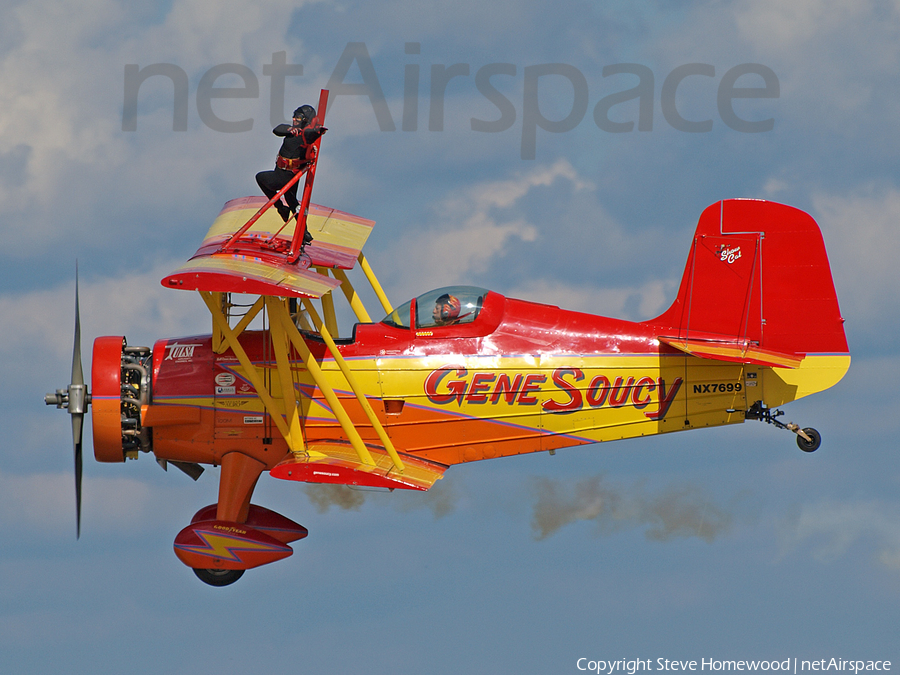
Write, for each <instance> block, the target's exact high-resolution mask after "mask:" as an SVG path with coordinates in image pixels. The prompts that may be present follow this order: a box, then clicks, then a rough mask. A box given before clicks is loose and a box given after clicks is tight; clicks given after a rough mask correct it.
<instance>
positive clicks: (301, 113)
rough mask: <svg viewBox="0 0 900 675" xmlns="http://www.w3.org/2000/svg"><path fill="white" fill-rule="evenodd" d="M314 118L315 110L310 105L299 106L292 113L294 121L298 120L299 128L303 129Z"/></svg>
mask: <svg viewBox="0 0 900 675" xmlns="http://www.w3.org/2000/svg"><path fill="white" fill-rule="evenodd" d="M315 116H316V109H315V108H313V107H312V106H311V105H301V106H300V107H299V108H297V109H296V110H295V111H294V119H295V120H300V126H301V127H305V126H306V125H307V124H309V123H310V122H312V121H313V118H314V117H315Z"/></svg>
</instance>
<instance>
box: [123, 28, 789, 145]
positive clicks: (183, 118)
mask: <svg viewBox="0 0 900 675" xmlns="http://www.w3.org/2000/svg"><path fill="white" fill-rule="evenodd" d="M404 52H405V54H406V57H405V59H406V60H408V61H409V62H407V63H404V64H403V100H402V110H401V114H400V129H401V130H402V131H407V132H411V131H419V124H420V114H419V109H420V106H419V103H420V98H421V97H422V95H423V93H425V92H426V91H427V96H428V99H427V100H428V125H427V129H428V131H430V132H439V131H443V130H444V113H445V110H444V107H445V106H444V99H445V97H446V93H447V88H448V86H449V85H450V82H451V81H452V80H458V81H457V82H455V83H454V85H453V86H454V89H455V90H457V91H459V90H460V88H461V87H471V85H472V83H473V80H472V79H471V78H472V77H473V75H472V71H473V68H472V66H471V65H470V64H468V63H454V64H452V65H447V64H442V63H433V64H430V69H429V75H428V77H427V78H424V79H427V83H425V82H423V81H422V80H423V77H422V72H421V71H422V68H423V64H421V63H420V62H419V61H420V60H421V58H420V55H421V43H419V42H407V43H406V44H405V49H404ZM354 65H355V66H356V69H358V70H353V73H354V74H353V76H351V79H355V77H356V73H357V72H358V74H359V76H361V79H362V81H361V82H353V81H350V82H348V81H346V80H347V79H348V75H350V73H351V69H353V67H354ZM520 72H521V80H520V79H519V77H520ZM262 74H263V77H267V78H271V81H270V84H269V92H270V96H269V123H270V124H271V125H272V126H275V125H277V124H281V123H283V122H285V121H286V117H285V111H284V108H285V84H286V81H287V78H288V77H302V76H303V64H301V63H288V62H287V52H283V51H282V52H275V53H273V54H272V62H271V63H267V64H264V65H263V68H262ZM398 74H399V73H398ZM383 75H384V73H383ZM390 75H394V73H390ZM601 75H602V76H603V78H612V79H611V80H610V87H611V88H613V89H615V90H614V91H612V93H604V95H603V96H602V97H601V98H600V99H599V101H597V103H596V104H595V105H594V108H593V111H592V117H593V122H594V124H595V125H596V127H597V128H598V129H599V130H601V131H604V132H608V133H631V132H633V131H634V130H635V129H637V131H639V132H648V131H652V130H653V116H654V110H655V108H656V106H655V96H656V77H655V76H654V73H653V71H652V70H651V69H650V68H649V67H648V66H646V65H642V64H639V63H616V64H612V65H608V66H604V67H603V69H602V71H601ZM224 76H230V79H231V81H234V78H235V76H236V77H237V78H240V80H241V81H242V83H243V86H241V87H223V86H218V87H217V86H215V84H216V81H217V80H218V79H219V78H221V77H224ZM150 78H168V79H169V80H171V83H172V87H173V97H172V130H173V131H187V128H188V99H189V97H190V86H189V78H188V74H187V73H186V72H185V71H184V69H182V68H180V67H179V66H177V65H175V64H172V63H154V64H151V65H147V66H143V67H141V66H140V65H139V64H135V63H129V64H127V65H126V66H125V78H124V103H123V107H122V131H137V128H138V94H139V92H140V88H141V85H142V84H143V83H144V82H145V81H146V80H148V79H150ZM511 78H512V79H511ZM635 78H637V79H636V80H635ZM688 78H691V83H692V84H691V86H693V87H694V88H696V87H698V86H700V88H701V89H702V90H703V94H704V96H701V102H702V103H704V104H706V105H707V106H708V107H709V108H710V110H709V111H707V112H705V114H704V115H702V116H706V117H707V119H701V120H696V119H694V120H689V119H686V118H685V117H684V116H683V115H682V113H681V112H680V111H679V110H678V106H677V104H676V99H677V95H678V88H679V87H680V86H681V85H682V83H683V82H684V81H685V80H686V79H688ZM699 78H705V79H699ZM715 78H716V68H715V66H713V65H711V64H708V63H686V64H683V65H680V66H677V67H676V68H674V69H672V71H671V72H669V73H668V74H667V75H666V76H665V78H664V79H663V81H662V87H661V89H660V95H659V110H660V111H661V112H662V116H663V118H664V119H665V121H666V123H667V124H668V125H669V126H671V127H672V128H674V129H676V130H678V131H682V132H685V133H708V132H710V131H712V129H713V124H714V120H713V117H714V116H715V115H714V114H713V113H712V111H711V108H712V105H713V103H712V101H713V100H714V101H715V109H716V112H717V114H718V117H719V118H720V119H721V121H722V122H723V123H724V124H725V125H726V126H727V127H729V128H730V129H733V130H734V131H737V132H740V133H748V134H753V133H765V132H769V131H772V130H773V129H774V128H775V118H774V117H768V118H766V119H752V118H753V117H754V115H753V113H756V116H757V117H758V116H761V115H763V114H765V113H760V112H759V111H757V110H754V109H753V105H752V103H742V104H739V106H738V107H739V109H740V111H741V114H742V116H739V115H738V113H737V112H736V111H735V105H734V104H735V100H736V99H745V100H749V101H755V100H760V99H776V98H779V96H780V95H781V88H780V83H779V81H778V77H777V76H776V75H775V72H774V71H773V70H772V69H771V68H769V67H768V66H765V65H762V64H760V63H742V64H739V65H736V66H733V67H731V68H729V69H728V70H726V71H725V73H724V74H723V75H722V76H721V79H720V80H719V81H718V83H716V81H715ZM739 80H740V83H741V84H742V86H738V81H739ZM635 82H636V84H635ZM622 85H626V86H627V85H632V86H630V87H628V88H625V89H622V88H619V87H621V86H622ZM749 85H753V86H749ZM474 86H475V89H477V90H478V93H479V94H481V96H483V97H484V98H485V99H487V101H488V102H490V103H491V104H492V105H493V106H494V107H495V108H496V113H495V115H494V117H493V119H486V120H483V119H478V118H475V117H471V118H469V126H470V129H471V130H472V131H476V132H480V133H499V132H503V131H507V130H508V129H511V128H512V127H513V126H514V125H515V124H516V122H517V121H519V120H520V123H521V134H522V136H521V157H522V159H534V158H535V156H536V152H537V137H538V129H541V130H542V131H546V132H549V133H555V134H560V133H566V132H568V131H572V130H573V129H575V128H576V127H577V126H578V125H579V124H581V123H582V122H583V121H584V118H585V116H586V115H587V113H588V107H589V103H590V99H591V96H590V91H589V87H588V80H587V78H586V77H585V75H584V73H582V72H581V71H580V70H578V68H576V67H575V66H572V65H570V64H566V63H543V64H537V65H529V66H525V67H523V68H521V69H520V68H519V66H517V65H516V64H513V63H488V64H485V65H483V66H481V67H479V68H478V69H477V70H475V72H474ZM498 86H500V87H501V88H503V89H504V90H506V91H509V90H510V89H519V88H521V92H522V94H521V98H520V99H519V98H516V100H515V101H513V100H510V98H509V97H508V96H507V95H506V94H504V93H503V92H502V91H501V89H499V88H498ZM325 88H326V89H328V90H329V91H330V92H331V94H330V98H329V105H330V106H333V105H334V103H335V101H337V100H339V99H340V98H341V97H344V96H361V97H364V98H368V99H369V103H370V104H371V106H372V112H373V114H374V116H375V120H376V122H377V123H378V128H379V129H380V130H381V131H383V132H392V131H396V130H397V124H396V122H395V120H394V117H393V115H392V114H391V111H390V109H389V107H388V104H387V99H386V97H385V95H384V90H383V89H382V87H381V81H380V80H379V78H378V73H377V72H376V70H375V65H374V63H373V62H372V59H371V57H370V56H369V51H368V48H367V47H366V44H365V43H364V42H348V43H347V46H346V47H345V48H344V51H343V52H342V54H341V56H340V58H339V59H338V62H337V64H336V65H335V66H334V70H333V71H332V73H331V76H330V77H329V79H328V84H327V85H326V86H325ZM560 88H562V90H563V91H565V92H568V91H569V89H571V95H568V93H566V94H565V95H562V94H559V91H560ZM259 97H260V85H259V78H258V77H257V75H256V73H254V72H253V71H252V70H251V69H250V68H248V67H247V66H245V65H241V64H238V63H223V64H219V65H216V66H213V67H212V68H210V69H209V70H207V71H206V72H205V73H204V74H203V76H202V77H201V78H200V81H199V83H198V85H197V89H196V106H197V113H198V115H199V117H200V121H201V122H202V123H203V124H204V125H205V126H207V127H208V128H210V129H212V130H214V131H220V132H223V133H241V132H246V131H250V130H251V129H253V124H254V119H253V118H245V119H241V120H226V119H222V118H221V117H219V116H218V115H216V113H215V112H214V111H213V103H212V102H213V99H258V98H259ZM569 100H571V105H569V104H568V102H569ZM563 101H564V102H563ZM631 101H637V104H636V105H635V104H631V105H629V106H626V107H625V108H619V109H618V110H615V112H614V114H613V115H612V116H611V115H610V113H611V112H612V111H614V109H616V108H617V107H618V106H621V105H622V104H626V103H629V102H631ZM298 105H299V104H298ZM560 105H562V108H563V109H565V108H566V106H568V111H566V112H564V114H563V113H560V112H559V107H560ZM293 107H294V106H291V109H293ZM548 109H553V110H554V112H555V114H554V115H553V117H552V118H551V117H547V116H546V114H545V112H544V111H546V110H548ZM635 112H636V118H635V114H634V113H635ZM423 114H424V111H423ZM694 114H696V115H698V116H701V115H700V114H699V113H694ZM748 117H749V118H751V119H748ZM612 118H615V119H612Z"/></svg>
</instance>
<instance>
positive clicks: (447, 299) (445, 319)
mask: <svg viewBox="0 0 900 675" xmlns="http://www.w3.org/2000/svg"><path fill="white" fill-rule="evenodd" d="M460 309H461V305H460V304H459V298H457V297H456V296H455V295H450V294H449V293H444V294H443V295H442V296H441V297H439V298H438V299H437V300H435V301H434V313H435V314H436V315H437V316H435V319H439V320H440V322H441V323H451V322H452V321H456V320H457V319H458V318H459V312H460Z"/></svg>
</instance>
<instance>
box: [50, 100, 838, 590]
mask: <svg viewBox="0 0 900 675" xmlns="http://www.w3.org/2000/svg"><path fill="white" fill-rule="evenodd" d="M327 93H328V92H327V91H322V93H321V97H320V100H319V108H318V117H317V119H316V120H315V123H317V124H319V125H321V124H322V123H323V122H324V118H325V112H326V107H327ZM320 144H321V138H319V140H317V141H316V142H315V143H314V144H312V145H310V147H309V150H308V153H307V157H306V162H305V167H304V168H302V169H301V170H300V171H299V172H298V173H297V174H296V175H295V176H294V181H299V180H300V179H301V178H303V177H305V183H304V187H303V193H302V200H301V201H300V208H299V210H298V211H297V214H296V216H295V217H291V218H290V219H289V220H288V221H287V222H284V221H283V220H282V218H281V217H279V215H278V213H276V212H275V210H274V209H272V208H271V207H272V206H273V205H274V204H275V203H276V201H277V200H278V199H279V198H280V197H281V194H283V192H284V190H287V189H289V188H290V187H291V185H292V184H293V181H292V182H291V183H289V184H288V185H286V186H285V187H284V188H283V189H282V192H279V193H278V194H276V195H275V196H274V197H273V198H272V199H269V200H268V201H267V200H265V199H264V198H262V197H245V198H241V199H235V200H232V201H230V202H228V203H226V204H225V206H224V208H223V209H222V211H221V212H220V213H219V215H218V217H217V218H216V219H215V221H214V222H213V224H212V227H211V228H210V230H209V232H208V233H207V234H206V237H205V238H204V240H203V242H202V243H201V245H200V248H199V249H198V250H197V252H196V254H195V255H194V256H193V257H192V258H191V259H190V260H189V261H188V262H187V263H185V264H184V265H183V266H182V267H181V268H179V269H178V270H176V271H174V272H173V273H172V274H170V275H168V276H166V277H165V278H164V279H163V280H162V284H163V286H165V287H167V288H172V289H179V290H188V291H196V292H198V293H199V295H200V297H201V299H202V301H203V303H204V305H205V306H206V308H207V309H208V310H209V313H210V316H211V320H212V330H211V333H210V334H207V335H199V336H188V337H179V338H167V339H161V340H159V341H157V342H156V344H155V345H154V346H153V348H152V349H151V348H149V347H138V346H130V345H128V344H127V341H126V339H125V337H124V336H106V337H99V338H97V339H96V340H95V341H94V347H93V359H92V368H91V390H90V392H89V391H88V387H87V385H86V383H85V381H84V375H83V372H82V365H81V347H80V341H81V336H80V333H81V330H80V318H79V310H78V285H77V277H76V291H75V294H76V296H75V297H76V311H75V347H74V353H73V365H72V377H71V384H69V386H68V387H67V388H65V389H60V390H57V391H56V392H55V393H54V394H48V395H47V396H46V397H45V401H46V403H47V404H48V405H56V406H57V407H59V408H63V409H66V410H67V411H68V412H69V414H70V415H71V420H72V430H73V441H74V448H75V477H76V478H75V483H76V523H77V528H78V532H79V533H80V527H81V524H80V521H81V516H80V511H81V474H82V426H83V420H84V415H85V414H86V413H87V412H88V410H89V408H90V407H92V408H93V410H92V420H91V421H92V430H93V445H94V456H95V458H96V459H97V460H98V461H100V462H124V461H125V460H126V459H136V458H137V457H138V456H139V455H141V454H142V453H146V454H151V455H153V456H154V457H155V458H156V461H157V462H158V463H159V464H160V465H161V466H162V467H163V468H164V469H165V468H166V467H167V466H168V465H170V464H171V465H172V466H174V467H176V468H178V469H180V470H182V471H184V472H185V473H186V474H188V475H189V476H191V477H192V478H193V479H195V480H196V479H197V478H198V477H199V476H200V474H201V473H202V472H203V470H204V468H203V467H204V465H206V466H214V467H219V470H220V475H219V491H218V500H217V502H216V503H215V504H211V505H209V506H206V507H204V508H202V509H200V510H199V511H198V512H197V513H196V514H195V515H194V517H193V518H192V519H191V522H190V524H189V525H188V526H187V527H185V528H184V529H183V530H181V532H180V533H179V534H178V535H177V536H176V538H175V543H174V549H175V554H176V555H177V556H178V558H179V559H180V560H181V561H182V562H183V563H184V564H185V565H187V566H188V567H190V568H192V569H193V570H194V572H195V573H196V574H197V576H198V577H199V578H200V579H201V580H203V581H204V582H206V583H208V584H211V585H214V586H226V585H228V584H231V583H233V582H235V581H236V580H237V579H238V578H240V576H241V575H242V574H243V573H244V571H245V570H247V569H250V568H254V567H258V566H260V565H265V564H268V563H271V562H274V561H276V560H280V559H282V558H285V557H287V556H290V555H291V553H292V548H291V546H290V545H289V544H291V543H292V542H294V541H296V540H299V539H302V538H304V537H306V536H307V530H306V528H304V527H303V526H302V525H299V524H297V523H296V522H294V521H293V520H290V519H289V518H287V517H285V516H282V515H281V514H278V513H275V512H274V511H271V510H269V509H266V508H264V507H262V506H259V505H257V504H253V503H251V498H252V496H253V491H254V488H255V486H256V483H257V481H258V480H259V478H260V476H261V475H262V474H263V472H268V473H269V475H271V476H273V477H275V478H279V479H282V480H292V481H300V482H310V483H330V484H340V485H348V486H351V487H362V486H365V487H368V488H382V489H388V490H394V489H407V490H428V489H429V488H431V487H432V486H433V485H434V483H435V482H436V481H437V480H439V479H441V478H442V476H443V474H444V472H445V471H446V470H447V468H448V467H450V466H452V465H454V464H458V463H462V462H469V461H477V460H482V459H491V458H499V457H504V456H510V455H516V454H522V453H530V452H539V451H549V452H555V451H556V450H557V449H561V448H566V447H572V446H577V445H584V444H591V443H599V442H605V441H610V440H617V439H624V438H635V437H640V436H647V435H652V434H657V433H667V432H672V431H682V430H687V429H695V428H699V427H708V426H720V425H729V424H739V423H741V422H743V421H744V420H746V419H756V420H761V421H764V422H767V423H770V424H773V425H774V426H776V427H778V428H782V429H787V430H790V431H792V432H794V433H795V434H796V438H797V443H798V445H799V446H800V448H801V449H803V450H805V451H808V452H812V451H814V450H816V449H817V448H818V447H819V444H820V442H821V437H820V435H819V433H818V432H817V431H816V430H815V429H812V428H808V427H807V428H801V427H800V426H799V425H796V424H793V423H790V424H785V423H783V422H781V421H780V420H779V417H781V415H782V414H783V413H782V411H781V410H779V409H778V408H777V406H781V405H783V404H785V403H788V402H790V401H793V400H795V399H797V398H800V397H803V396H807V395H809V394H812V393H815V392H817V391H821V390H823V389H826V388H828V387H830V386H832V385H834V384H836V383H837V382H838V381H839V380H840V379H841V378H842V377H843V375H844V373H845V372H846V371H847V369H848V368H849V364H850V355H849V350H848V347H847V341H846V337H845V335H844V329H843V319H842V318H841V315H840V309H839V307H838V302H837V296H836V294H835V290H834V284H833V281H832V277H831V271H830V267H829V264H828V259H827V255H826V252H825V247H824V243H823V240H822V236H821V233H820V231H819V228H818V226H817V225H816V223H815V221H814V220H813V219H812V218H811V217H810V216H808V215H807V214H805V213H803V212H802V211H799V210H797V209H794V208H792V207H789V206H784V205H782V204H776V203H773V202H766V201H759V200H724V201H721V202H718V203H716V204H714V205H712V206H710V207H709V208H707V209H706V210H705V211H704V212H703V214H702V215H701V217H700V221H699V223H698V226H697V230H696V233H695V235H694V239H693V242H692V245H691V249H690V253H689V256H688V261H687V264H686V267H685V272H684V275H683V277H682V281H681V285H680V287H679V290H678V295H677V297H676V299H675V301H674V303H673V304H672V306H671V307H670V308H669V309H668V310H667V311H666V312H664V313H663V314H662V315H661V316H659V317H657V318H655V319H652V320H649V321H643V322H629V321H623V320H619V319H611V318H606V317H599V316H593V315H590V314H583V313H579V312H572V311H567V310H563V309H560V308H558V307H555V306H550V305H543V304H538V303H532V302H527V301H523V300H515V299H513V298H507V297H505V296H503V295H500V294H499V293H496V292H493V291H489V290H487V289H483V288H478V287H473V286H453V287H447V288H442V289H437V290H434V291H430V292H427V293H424V294H422V295H420V296H418V297H416V298H413V299H412V300H410V301H409V302H407V303H404V304H403V305H400V306H399V307H394V306H393V305H392V304H391V303H390V302H389V300H388V298H387V296H386V295H385V293H384V291H383V290H382V287H381V285H380V284H379V282H378V279H377V277H376V276H375V274H374V272H373V271H372V268H371V266H370V265H369V262H368V260H367V259H366V257H365V255H364V254H363V252H362V249H363V247H364V245H365V242H366V240H367V239H368V237H369V235H370V233H371V231H372V228H373V227H374V222H372V221H371V220H367V219H365V218H361V217H358V216H354V215H351V214H348V213H344V212H342V211H338V210H336V209H332V208H326V207H323V206H319V205H316V204H313V203H311V201H310V198H311V193H312V187H313V182H314V180H315V174H316V166H317V163H318V158H319V147H320ZM307 230H308V231H309V232H310V233H311V234H312V236H313V241H312V243H310V244H308V245H304V235H305V234H306V232H307ZM357 265H358V266H359V269H360V270H361V272H362V274H363V276H364V278H365V280H366V282H367V283H368V285H369V286H370V287H371V291H372V295H374V297H375V298H377V300H378V303H379V304H380V305H381V307H380V308H379V310H380V311H381V312H383V314H384V316H385V318H384V319H382V320H381V321H378V322H376V321H373V319H372V314H370V312H369V311H368V309H367V308H366V307H365V306H364V303H363V301H362V300H361V298H360V295H359V294H358V293H357V291H356V289H355V288H354V287H353V285H352V284H351V282H350V279H349V278H348V276H347V272H348V271H350V270H352V269H353V268H355V267H356V266H357ZM336 289H340V295H342V296H343V298H344V300H345V301H346V302H347V303H348V304H349V307H350V309H351V310H352V312H353V314H354V316H355V317H356V320H357V323H355V324H354V325H353V326H352V329H351V330H350V331H349V332H348V333H345V334H341V332H340V331H339V328H338V325H337V318H336V317H337V312H336V311H335V301H336V294H335V290H336ZM254 320H256V321H255V323H254V325H257V326H258V324H260V323H262V328H261V329H260V328H258V327H256V328H251V323H252V322H254Z"/></svg>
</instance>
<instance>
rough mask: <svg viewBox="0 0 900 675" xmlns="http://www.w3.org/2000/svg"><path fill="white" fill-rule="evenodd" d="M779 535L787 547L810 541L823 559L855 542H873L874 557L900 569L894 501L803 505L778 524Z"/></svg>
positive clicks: (899, 514) (899, 524)
mask: <svg viewBox="0 0 900 675" xmlns="http://www.w3.org/2000/svg"><path fill="white" fill-rule="evenodd" d="M781 534H782V541H783V543H784V544H785V545H786V546H787V547H795V546H799V545H803V544H810V545H811V546H812V547H813V551H814V555H815V556H816V557H817V558H818V559H820V560H822V561H825V562H828V561H831V560H835V559H837V558H839V557H841V556H843V555H844V554H846V552H847V551H848V549H849V548H850V547H851V546H852V545H854V544H855V543H857V542H858V541H868V542H873V543H874V545H875V547H876V554H875V558H876V560H877V561H878V562H879V563H881V564H882V565H884V566H885V567H888V568H889V569H895V570H900V509H898V508H897V505H896V504H891V503H884V502H880V501H876V500H871V501H864V502H822V503H816V504H804V505H803V506H801V507H800V508H799V509H798V511H797V512H796V513H795V514H794V517H793V518H791V519H790V520H789V521H785V522H783V523H782V527H781Z"/></svg>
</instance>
